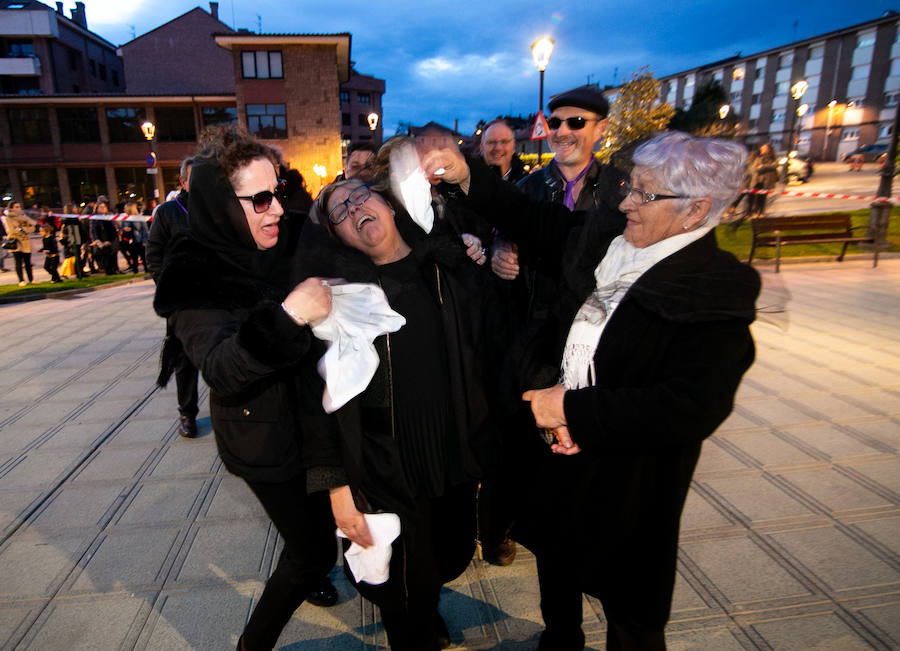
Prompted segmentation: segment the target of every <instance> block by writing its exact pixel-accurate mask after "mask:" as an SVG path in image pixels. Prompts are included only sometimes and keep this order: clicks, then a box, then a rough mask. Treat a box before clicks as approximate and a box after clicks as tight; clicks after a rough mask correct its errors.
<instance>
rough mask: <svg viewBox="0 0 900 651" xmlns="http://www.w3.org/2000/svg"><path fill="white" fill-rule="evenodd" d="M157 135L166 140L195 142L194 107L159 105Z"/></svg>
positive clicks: (157, 110)
mask: <svg viewBox="0 0 900 651" xmlns="http://www.w3.org/2000/svg"><path fill="white" fill-rule="evenodd" d="M156 134H157V135H156V137H157V138H158V139H159V140H161V141H166V142H193V141H194V140H196V139H197V131H196V130H195V129H194V109H192V108H191V107H190V106H173V107H159V108H157V109H156Z"/></svg>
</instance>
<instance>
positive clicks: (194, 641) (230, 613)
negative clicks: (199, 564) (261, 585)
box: [137, 585, 342, 651]
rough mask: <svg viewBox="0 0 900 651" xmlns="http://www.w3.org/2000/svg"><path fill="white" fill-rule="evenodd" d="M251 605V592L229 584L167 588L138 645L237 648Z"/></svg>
mask: <svg viewBox="0 0 900 651" xmlns="http://www.w3.org/2000/svg"><path fill="white" fill-rule="evenodd" d="M250 608H251V595H250V594H248V593H247V592H246V591H240V592H239V591H238V590H236V589H235V588H233V587H231V586H227V585H224V586H220V587H217V588H211V587H205V588H202V589H194V590H191V591H174V592H163V593H162V594H160V596H159V597H158V598H157V599H156V602H155V603H154V604H153V611H154V612H153V614H152V615H151V616H150V617H149V618H148V620H147V622H146V624H145V627H144V629H143V631H142V635H141V639H139V641H138V645H137V646H138V648H141V649H145V650H146V651H194V650H195V649H210V650H213V649H233V648H234V647H235V645H236V644H237V638H238V633H236V631H241V630H243V628H244V625H245V622H246V619H247V617H248V616H249V614H250ZM332 648H333V649H340V648H342V647H340V646H335V647H332ZM304 651H305V648H304Z"/></svg>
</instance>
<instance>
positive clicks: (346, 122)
mask: <svg viewBox="0 0 900 651" xmlns="http://www.w3.org/2000/svg"><path fill="white" fill-rule="evenodd" d="M341 124H342V125H343V126H345V127H349V126H350V125H351V124H353V123H352V122H351V121H350V114H349V113H341Z"/></svg>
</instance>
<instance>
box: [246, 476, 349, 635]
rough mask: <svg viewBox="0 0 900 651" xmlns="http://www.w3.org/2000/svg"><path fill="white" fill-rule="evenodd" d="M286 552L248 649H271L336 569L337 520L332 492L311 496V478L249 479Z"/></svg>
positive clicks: (252, 625)
mask: <svg viewBox="0 0 900 651" xmlns="http://www.w3.org/2000/svg"><path fill="white" fill-rule="evenodd" d="M245 481H246V482H247V485H248V486H249V487H250V490H252V491H253V492H254V493H255V494H256V497H257V498H258V499H259V501H260V503H261V504H262V505H263V508H264V509H265V510H266V513H267V514H268V516H269V518H270V519H271V520H272V523H273V524H274V525H275V528H276V529H278V533H279V535H280V536H281V537H282V539H283V540H284V549H283V550H282V552H281V556H280V557H279V559H278V565H277V566H276V567H275V571H274V572H273V573H272V576H270V577H269V580H268V581H266V587H265V589H264V590H263V593H262V596H261V597H260V599H259V603H257V604H256V608H254V609H253V614H251V615H250V621H249V622H248V623H247V627H246V628H245V629H244V634H243V638H244V646H245V647H246V648H247V651H260V650H265V651H269V649H272V648H273V647H274V646H275V644H276V643H277V642H278V636H279V635H281V631H282V630H283V629H284V627H285V626H286V625H287V623H288V621H290V619H291V616H292V615H293V614H294V611H295V610H297V608H299V607H300V604H302V603H303V600H304V599H306V595H308V594H309V592H310V591H311V590H312V588H314V587H315V586H316V585H318V584H319V582H321V580H322V578H323V577H324V576H326V575H327V574H328V572H329V571H331V568H332V567H333V566H334V561H335V560H336V556H335V544H334V541H335V534H334V530H335V527H334V518H333V517H332V515H331V502H330V501H329V499H328V493H326V492H320V493H314V494H312V495H307V494H306V474H305V473H301V474H300V475H298V476H297V477H295V478H293V479H290V480H288V481H284V482H279V483H274V484H268V483H263V482H256V481H248V480H245Z"/></svg>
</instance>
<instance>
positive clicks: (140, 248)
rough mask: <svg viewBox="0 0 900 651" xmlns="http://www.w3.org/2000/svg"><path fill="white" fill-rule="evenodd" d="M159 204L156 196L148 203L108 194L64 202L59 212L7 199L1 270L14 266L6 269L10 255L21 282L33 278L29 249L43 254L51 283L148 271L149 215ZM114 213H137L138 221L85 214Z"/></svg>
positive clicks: (0, 231) (0, 234) (0, 229)
mask: <svg viewBox="0 0 900 651" xmlns="http://www.w3.org/2000/svg"><path fill="white" fill-rule="evenodd" d="M155 208H156V200H155V199H150V200H149V201H148V202H146V204H144V203H143V202H134V201H127V202H122V203H120V204H117V205H116V206H110V202H109V200H108V199H107V198H106V197H105V196H104V195H99V196H98V197H97V198H96V199H94V200H91V201H87V202H85V203H84V204H82V205H81V206H80V207H79V206H75V205H74V204H66V205H65V206H63V208H62V211H61V212H57V211H51V210H50V208H48V207H47V206H44V207H39V206H37V205H33V206H32V207H31V208H30V209H25V208H23V207H22V203H21V202H19V201H16V200H15V199H14V200H12V201H9V203H8V204H7V206H6V209H5V210H4V212H3V219H2V223H0V238H2V240H3V246H2V248H0V251H2V252H0V273H4V272H7V271H10V270H9V269H7V268H6V259H7V258H8V257H10V256H11V257H12V258H13V263H14V266H15V271H16V274H17V275H18V277H19V285H20V286H25V285H27V284H29V283H32V282H34V273H33V269H32V263H31V254H32V252H34V251H35V250H36V251H37V252H39V253H43V254H44V269H45V270H46V271H47V273H48V274H49V275H50V282H53V283H61V282H63V281H64V280H66V279H68V278H78V279H81V278H83V277H84V276H86V275H90V274H98V273H104V274H107V275H112V274H123V273H141V272H146V271H147V263H146V247H147V240H148V238H149V226H148V224H147V217H148V216H152V214H153V211H154V209H155ZM110 213H113V214H122V213H124V214H126V215H129V216H134V217H135V220H130V219H125V220H117V221H112V220H108V219H103V218H100V219H85V218H84V216H85V215H106V214H110ZM33 234H39V235H40V238H41V239H40V242H41V243H40V248H39V249H36V248H35V246H36V244H37V242H36V241H35V242H34V243H33V242H32V235H33ZM120 254H121V258H120V257H119V256H120ZM123 262H124V264H122V263H123Z"/></svg>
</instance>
